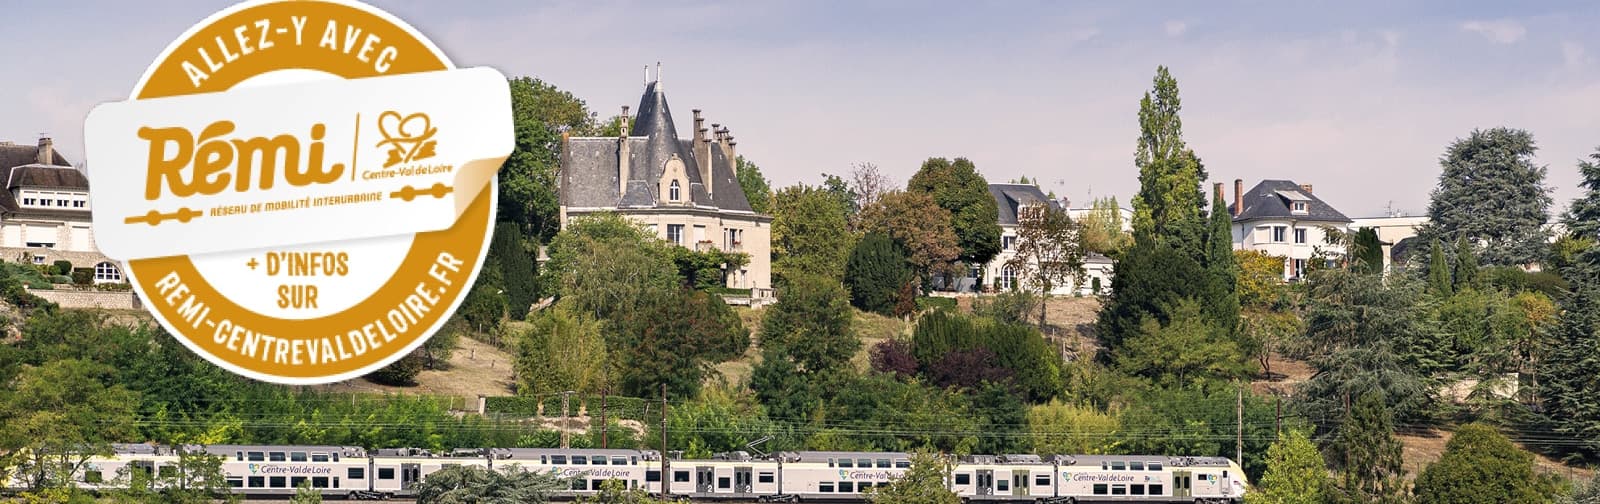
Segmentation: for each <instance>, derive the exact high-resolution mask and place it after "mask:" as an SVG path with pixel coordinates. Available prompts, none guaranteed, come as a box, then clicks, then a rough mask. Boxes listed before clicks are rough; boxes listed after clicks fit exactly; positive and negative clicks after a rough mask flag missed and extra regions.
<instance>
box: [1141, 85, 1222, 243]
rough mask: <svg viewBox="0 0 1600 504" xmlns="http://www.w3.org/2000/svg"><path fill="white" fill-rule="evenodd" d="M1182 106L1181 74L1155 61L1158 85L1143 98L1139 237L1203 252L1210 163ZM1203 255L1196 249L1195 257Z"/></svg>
mask: <svg viewBox="0 0 1600 504" xmlns="http://www.w3.org/2000/svg"><path fill="white" fill-rule="evenodd" d="M1182 108H1183V106H1182V103H1181V101H1180V100H1179V99H1178V80H1177V79H1174V78H1173V77H1172V74H1171V73H1170V72H1168V71H1167V67H1165V66H1160V67H1156V76H1155V82H1154V87H1153V89H1151V90H1150V91H1146V92H1145V94H1144V99H1142V100H1140V101H1139V142H1138V145H1137V147H1136V149H1135V153H1134V165H1135V166H1138V167H1139V193H1138V194H1137V195H1135V196H1134V199H1133V232H1134V235H1135V239H1136V240H1137V239H1145V240H1150V239H1158V240H1164V241H1171V242H1173V243H1174V244H1175V245H1176V246H1178V247H1179V248H1185V249H1188V250H1190V251H1193V252H1199V251H1200V249H1201V246H1202V242H1203V240H1204V238H1203V236H1204V227H1205V225H1204V221H1205V216H1204V213H1202V212H1203V211H1204V210H1205V198H1204V196H1202V194H1201V191H1200V181H1202V180H1205V178H1206V173H1205V168H1203V167H1202V166H1201V165H1200V158H1199V157H1198V156H1195V153H1194V151H1193V150H1190V149H1189V146H1188V144H1186V143H1185V142H1184V141H1183V120H1182V119H1180V118H1179V117H1178V112H1179V111H1180V110H1181V109H1182ZM1199 258H1200V257H1199V256H1198V255H1197V256H1196V259H1199Z"/></svg>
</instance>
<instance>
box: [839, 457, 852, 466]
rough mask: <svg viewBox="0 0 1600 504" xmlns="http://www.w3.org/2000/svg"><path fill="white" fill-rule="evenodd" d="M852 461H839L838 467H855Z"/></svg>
mask: <svg viewBox="0 0 1600 504" xmlns="http://www.w3.org/2000/svg"><path fill="white" fill-rule="evenodd" d="M855 464H856V461H855V460H854V459H839V467H855Z"/></svg>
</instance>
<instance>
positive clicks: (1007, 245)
mask: <svg viewBox="0 0 1600 504" xmlns="http://www.w3.org/2000/svg"><path fill="white" fill-rule="evenodd" d="M1016 243H1017V237H1015V236H1002V237H1000V248H1001V249H1004V250H1011V247H1012V246H1014V245H1016Z"/></svg>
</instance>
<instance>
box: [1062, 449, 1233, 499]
mask: <svg viewBox="0 0 1600 504" xmlns="http://www.w3.org/2000/svg"><path fill="white" fill-rule="evenodd" d="M1054 462H1055V463H1056V465H1057V467H1059V472H1060V478H1059V481H1058V483H1057V484H1058V485H1059V490H1058V492H1057V496H1058V497H1061V498H1063V499H1064V500H1066V501H1067V502H1185V503H1190V502H1192V503H1204V504H1209V503H1218V504H1220V503H1225V502H1238V501H1242V500H1243V498H1244V494H1245V492H1246V491H1247V484H1246V482H1245V477H1244V472H1243V470H1242V469H1240V468H1239V465H1238V464H1235V463H1234V462H1233V461H1231V460H1228V459H1226V458H1222V457H1167V456H1137V455H1072V456H1058V457H1056V458H1055V460H1054Z"/></svg>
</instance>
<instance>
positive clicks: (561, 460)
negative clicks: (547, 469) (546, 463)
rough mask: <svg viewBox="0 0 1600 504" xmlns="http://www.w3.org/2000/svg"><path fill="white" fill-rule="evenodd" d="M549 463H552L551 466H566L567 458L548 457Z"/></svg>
mask: <svg viewBox="0 0 1600 504" xmlns="http://www.w3.org/2000/svg"><path fill="white" fill-rule="evenodd" d="M550 463H552V464H566V463H567V456H566V455H551V456H550Z"/></svg>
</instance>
